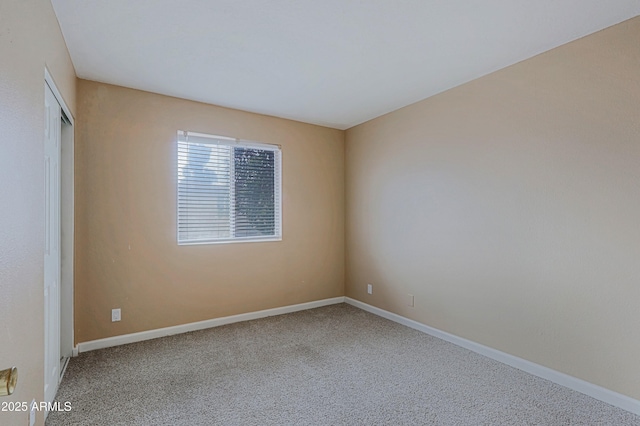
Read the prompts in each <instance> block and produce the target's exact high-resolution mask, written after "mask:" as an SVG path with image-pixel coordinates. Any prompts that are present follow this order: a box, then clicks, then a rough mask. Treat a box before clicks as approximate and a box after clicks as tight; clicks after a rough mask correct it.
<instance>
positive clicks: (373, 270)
mask: <svg viewBox="0 0 640 426" xmlns="http://www.w3.org/2000/svg"><path fill="white" fill-rule="evenodd" d="M638 40H640V18H634V19H632V20H629V21H626V22H624V23H622V24H619V25H617V26H614V27H611V28H608V29H606V30H604V31H601V32H599V33H595V34H593V35H590V36H588V37H586V38H583V39H580V40H577V41H575V42H573V43H570V44H567V45H564V46H562V47H559V48H557V49H554V50H552V51H549V52H547V53H544V54H542V55H539V56H537V57H534V58H532V59H529V60H527V61H524V62H521V63H519V64H516V65H514V66H511V67H509V68H506V69H503V70H501V71H498V72H495V73H493V74H490V75H488V76H485V77H483V78H480V79H478V80H475V81H472V82H470V83H468V84H465V85H462V86H459V87H457V88H455V89H452V90H450V91H447V92H444V93H442V94H440V95H437V96H434V97H432V98H430V99H427V100H425V101H422V102H419V103H417V104H414V105H411V106H409V107H406V108H403V109H401V110H398V111H395V112H393V113H390V114H388V115H385V116H382V117H379V118H377V119H375V120H372V121H370V122H367V123H365V124H362V125H360V126H357V127H354V128H352V129H350V130H348V131H347V136H346V160H345V161H346V183H347V184H346V199H347V219H346V220H347V222H346V223H347V240H346V244H347V259H348V260H347V280H346V282H347V284H346V294H347V296H350V297H353V298H356V299H358V300H361V301H364V302H366V303H370V304H373V305H375V306H378V307H381V308H384V309H387V310H390V311H392V312H395V313H398V314H401V315H404V316H406V317H409V318H412V319H415V320H417V321H420V322H422V323H424V324H428V325H430V326H433V327H436V328H439V329H441V330H444V331H447V332H450V333H453V334H456V335H458V336H462V337H464V338H467V339H470V340H473V341H476V342H479V343H482V344H484V345H487V346H490V347H493V348H496V349H499V350H502V351H505V352H507V353H510V354H513V355H516V356H519V357H522V358H525V359H528V360H531V361H533V362H536V363H539V364H542V365H545V366H547V367H550V368H553V369H556V370H559V371H562V372H564V373H567V374H570V375H573V376H576V377H579V378H581V379H584V380H587V381H589V382H592V383H595V384H598V385H601V386H604V387H606V388H609V389H612V390H615V391H618V392H620V393H623V394H626V395H628V396H631V397H633V398H636V399H640V381H638V378H639V377H640V362H638V360H639V359H640V327H638V324H640V309H638V300H640V281H639V277H640V262H639V261H638V259H640V226H638V218H640V167H639V165H640V120H639V119H638V117H639V113H640V78H639V76H640V43H639V42H638ZM367 283H372V284H373V288H374V291H373V295H367V294H366V284H367ZM407 294H413V295H415V307H414V308H410V307H408V306H407Z"/></svg>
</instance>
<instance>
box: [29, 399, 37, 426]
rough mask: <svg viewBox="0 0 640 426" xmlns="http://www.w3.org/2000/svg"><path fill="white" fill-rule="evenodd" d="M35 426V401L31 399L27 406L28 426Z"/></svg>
mask: <svg viewBox="0 0 640 426" xmlns="http://www.w3.org/2000/svg"><path fill="white" fill-rule="evenodd" d="M35 424H36V400H35V399H33V400H32V401H31V404H30V405H29V426H33V425H35Z"/></svg>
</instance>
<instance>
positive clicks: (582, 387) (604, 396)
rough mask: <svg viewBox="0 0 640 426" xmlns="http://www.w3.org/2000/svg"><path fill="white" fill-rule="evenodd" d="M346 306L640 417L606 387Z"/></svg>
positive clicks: (639, 410)
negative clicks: (404, 326) (444, 341)
mask: <svg viewBox="0 0 640 426" xmlns="http://www.w3.org/2000/svg"><path fill="white" fill-rule="evenodd" d="M344 299H345V300H344V301H345V302H346V303H348V304H350V305H353V306H355V307H357V308H360V309H362V310H364V311H367V312H370V313H372V314H375V315H378V316H380V317H383V318H386V319H388V320H391V321H394V322H397V323H399V324H402V325H406V326H407V327H410V328H413V329H415V330H418V331H421V332H423V333H426V334H429V335H431V336H434V337H437V338H439V339H442V340H446V341H447V342H450V343H453V344H454V345H457V346H461V347H463V348H465V349H469V350H470V351H473V352H476V353H478V354H480V355H484V356H486V357H488V358H491V359H494V360H496V361H499V362H501V363H503V364H507V365H509V366H511V367H514V368H517V369H519V370H522V371H526V372H527V373H530V374H533V375H534V376H538V377H541V378H543V379H547V380H549V381H551V382H554V383H557V384H559V385H561V386H564V387H567V388H569V389H573V390H575V391H578V392H580V393H583V394H585V395H588V396H590V397H592V398H595V399H597V400H600V401H602V402H606V403H607V404H611V405H613V406H616V407H618V408H622V409H623V410H626V411H629V412H631V413H633V414H637V415H640V401H638V400H637V399H633V398H631V397H628V396H626V395H622V394H620V393H617V392H614V391H612V390H609V389H606V388H603V387H602V386H598V385H594V384H593V383H589V382H586V381H584V380H582V379H578V378H576V377H573V376H569V375H568V374H565V373H561V372H559V371H556V370H552V369H551V368H548V367H544V366H542V365H539V364H536V363H533V362H531V361H527V360H526V359H522V358H518V357H517V356H514V355H510V354H508V353H505V352H502V351H499V350H497V349H493V348H490V347H488V346H484V345H481V344H480V343H476V342H473V341H471V340H467V339H464V338H462V337H458V336H455V335H453V334H450V333H447V332H445V331H442V330H438V329H437V328H433V327H429V326H428V325H424V324H421V323H419V322H417V321H414V320H411V319H409V318H405V317H403V316H400V315H398V314H394V313H392V312H389V311H385V310H384V309H380V308H377V307H375V306H371V305H369V304H366V303H364V302H360V301H359V300H355V299H352V298H350V297H345V298H344Z"/></svg>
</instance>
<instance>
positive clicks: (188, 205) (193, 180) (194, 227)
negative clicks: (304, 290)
mask: <svg viewBox="0 0 640 426" xmlns="http://www.w3.org/2000/svg"><path fill="white" fill-rule="evenodd" d="M280 157H281V152H280V148H279V147H278V146H276V145H267V144H261V143H256V142H249V141H243V140H238V139H232V138H226V137H222V136H211V135H203V134H199V133H192V132H184V131H179V132H178V244H207V243H218V242H235V241H265V240H270V241H274V240H280V239H281V237H282V231H281V220H280V218H281V199H280V192H281V191H280V187H281V185H280Z"/></svg>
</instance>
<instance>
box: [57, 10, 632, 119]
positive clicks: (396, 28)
mask: <svg viewBox="0 0 640 426" xmlns="http://www.w3.org/2000/svg"><path fill="white" fill-rule="evenodd" d="M52 3H53V6H54V9H55V11H56V14H57V16H58V20H59V21H60V26H61V28H62V32H63V34H64V37H65V39H66V42H67V45H68V47H69V51H70V53H71V58H72V60H73V63H74V66H75V68H76V72H77V74H78V76H79V77H81V78H84V79H89V80H96V81H101V82H106V83H111V84H117V85H120V86H126V87H132V88H136V89H141V90H146V91H150V92H156V93H162V94H165V95H170V96H177V97H180V98H186V99H192V100H196V101H202V102H207V103H211V104H216V105H222V106H226V107H231V108H238V109H242V110H246V111H252V112H258V113H263V114H269V115H274V116H278V117H285V118H291V119H294V120H299V121H303V122H308V123H315V124H321V125H325V126H329V127H335V128H338V129H346V128H349V127H352V126H354V125H356V124H359V123H362V122H364V121H367V120H370V119H372V118H374V117H377V116H379V115H382V114H385V113H387V112H390V111H393V110H395V109H398V108H400V107H403V106H405V105H409V104H411V103H414V102H416V101H418V100H421V99H424V98H426V97H429V96H431V95H434V94H436V93H439V92H442V91H444V90H447V89H449V88H452V87H454V86H457V85H459V84H461V83H464V82H467V81H469V80H472V79H474V78H477V77H480V76H482V75H485V74H487V73H490V72H492V71H495V70H497V69H500V68H503V67H505V66H507V65H510V64H513V63H515V62H518V61H521V60H523V59H526V58H529V57H531V56H533V55H536V54H538V53H541V52H544V51H546V50H549V49H551V48H553V47H556V46H559V45H561V44H564V43H566V42H568V41H571V40H574V39H576V38H579V37H582V36H584V35H587V34H590V33H592V32H595V31H597V30H600V29H602V28H605V27H608V26H611V25H613V24H616V23H618V22H621V21H623V20H626V19H628V18H631V17H634V16H637V15H638V14H640V0H606V1H603V0H465V1H462V0H458V1H455V0H449V1H445V0H441V1H436V0H180V1H176V0H103V1H98V0H94V1H86V0H52Z"/></svg>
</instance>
